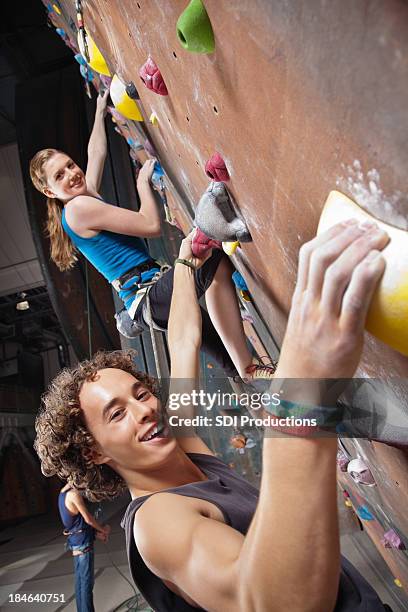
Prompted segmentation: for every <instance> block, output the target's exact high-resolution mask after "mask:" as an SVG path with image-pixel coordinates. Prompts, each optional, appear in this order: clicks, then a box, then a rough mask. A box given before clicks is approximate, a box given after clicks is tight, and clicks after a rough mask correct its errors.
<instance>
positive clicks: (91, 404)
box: [79, 368, 177, 480]
mask: <svg viewBox="0 0 408 612" xmlns="http://www.w3.org/2000/svg"><path fill="white" fill-rule="evenodd" d="M79 400H80V404H81V408H82V410H83V413H84V417H85V422H86V425H87V427H88V429H89V431H90V433H91V434H92V436H93V437H94V439H95V440H96V442H97V445H98V458H96V459H95V462H96V463H107V464H108V465H110V466H111V467H112V468H113V469H114V470H115V471H117V472H118V473H119V474H120V475H121V476H122V477H124V478H125V480H126V473H127V472H129V471H130V470H135V471H143V472H149V471H151V470H153V471H154V470H156V469H157V468H159V467H160V466H161V465H163V464H164V463H166V462H167V460H168V458H169V456H170V454H171V453H172V452H173V451H174V450H175V448H176V445H177V443H176V440H175V439H174V438H171V437H169V428H168V425H167V422H166V420H165V419H164V416H163V412H162V408H161V405H160V402H159V400H158V398H157V397H155V396H154V395H153V394H152V393H151V392H150V391H149V390H148V389H147V388H146V387H144V386H143V385H142V384H141V383H140V382H139V381H138V380H137V379H136V378H135V377H134V376H132V375H131V374H129V373H128V372H124V371H123V370H119V369H116V368H106V369H103V370H99V371H98V373H97V376H96V378H95V380H94V381H89V382H85V383H84V384H83V386H82V389H81V392H80V394H79Z"/></svg>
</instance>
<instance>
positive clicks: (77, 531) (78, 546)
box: [58, 484, 110, 612]
mask: <svg viewBox="0 0 408 612" xmlns="http://www.w3.org/2000/svg"><path fill="white" fill-rule="evenodd" d="M58 509H59V513H60V516H61V520H62V523H63V525H64V535H65V536H67V537H68V541H67V548H68V549H69V550H71V551H72V555H73V558H74V571H75V598H76V605H77V610H78V612H94V609H95V608H94V604H93V585H94V540H95V537H96V538H98V540H102V542H106V541H107V539H108V536H109V533H110V526H109V525H101V524H100V523H98V521H97V520H96V519H95V518H94V516H93V515H92V514H91V513H90V512H89V510H88V508H87V507H86V504H85V501H84V499H83V497H82V495H81V494H80V493H79V492H78V491H76V490H75V489H73V488H72V487H71V486H70V485H68V484H66V485H65V486H64V487H63V488H62V489H61V491H60V494H59V496H58Z"/></svg>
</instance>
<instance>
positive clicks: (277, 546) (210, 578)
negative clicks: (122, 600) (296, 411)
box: [135, 224, 388, 612]
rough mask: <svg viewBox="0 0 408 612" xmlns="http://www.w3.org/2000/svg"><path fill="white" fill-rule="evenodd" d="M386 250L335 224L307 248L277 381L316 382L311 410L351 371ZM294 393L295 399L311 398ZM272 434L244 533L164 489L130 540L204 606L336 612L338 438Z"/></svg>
mask: <svg viewBox="0 0 408 612" xmlns="http://www.w3.org/2000/svg"><path fill="white" fill-rule="evenodd" d="M387 242H388V236H387V235H386V233H385V232H381V231H376V228H375V227H374V228H371V229H370V228H364V227H360V226H358V225H357V224H338V225H337V226H335V227H333V228H332V229H330V230H329V231H328V232H326V233H324V234H322V235H321V236H319V237H318V238H315V239H314V240H312V241H311V242H310V243H308V244H306V245H305V246H304V247H302V249H301V255H300V262H299V271H298V279H297V285H296V290H295V294H294V296H293V302H292V308H291V312H290V316H289V321H288V327H287V331H286V334H285V340H284V343H283V346H282V352H281V357H280V361H279V366H278V369H277V372H276V377H277V378H280V379H286V378H297V379H302V378H312V379H316V387H315V391H313V389H311V388H310V387H309V388H308V390H307V392H308V396H307V398H306V399H307V402H308V403H311V402H313V401H315V402H316V404H318V403H319V387H318V385H319V379H326V378H335V379H336V378H349V377H352V376H353V374H354V372H355V369H356V367H357V365H358V362H359V359H360V356H361V351H362V346H363V339H364V323H365V318H366V315H367V310H368V307H369V304H370V302H371V298H372V295H373V292H374V289H375V287H376V285H377V283H378V281H379V279H380V277H381V275H382V273H383V271H384V265H385V263H384V260H383V258H382V257H381V255H380V253H379V251H378V250H373V249H380V250H381V249H383V248H384V247H385V245H386V243H387ZM278 382H279V381H278ZM299 388H300V393H298V394H296V395H295V394H294V395H293V396H292V397H291V398H289V399H292V400H294V401H305V397H304V396H303V395H302V393H301V386H300V385H299ZM314 393H315V394H314ZM272 433H273V432H268V434H269V435H267V436H266V437H265V440H264V448H263V468H262V482H261V491H260V498H259V503H258V508H257V510H256V513H255V516H254V518H253V521H252V523H251V526H250V529H249V531H248V533H247V535H246V536H245V537H243V536H241V534H238V533H237V532H236V531H234V530H233V529H231V528H230V527H228V526H227V525H224V524H222V523H220V522H218V521H214V520H213V519H209V518H207V517H206V516H205V515H204V513H203V512H200V511H198V510H197V509H195V508H194V507H192V506H191V504H188V503H186V502H185V500H183V499H182V498H179V496H177V495H171V494H168V493H162V494H157V495H154V496H152V497H151V498H150V499H149V500H148V501H147V502H146V503H145V504H144V505H143V507H142V508H141V509H140V511H139V512H138V513H137V515H136V519H135V539H136V542H137V544H138V545H139V543H140V548H139V550H140V552H141V554H142V556H143V558H144V560H145V562H146V563H147V564H148V565H149V567H150V568H151V569H152V570H153V571H154V572H156V573H157V574H158V575H159V576H160V577H162V578H163V579H166V580H169V581H171V582H172V583H173V584H175V585H176V586H177V587H178V588H179V589H181V590H182V591H183V592H185V593H187V595H188V596H189V597H191V598H192V599H193V600H194V601H195V602H197V603H198V604H199V605H200V606H201V607H203V608H204V609H211V610H220V611H221V610H222V611H226V612H228V611H229V610H231V612H232V611H233V610H234V611H242V612H244V611H245V612H251V611H254V612H255V611H256V612H259V611H262V610H277V611H280V610H290V611H291V612H309V611H310V612H331V611H332V610H333V609H334V607H335V603H336V598H337V591H338V583H339V572H340V553H339V534H338V519H337V504H336V468H335V457H336V439H335V438H330V437H327V438H297V437H285V436H284V435H283V434H277V436H275V437H273V438H272V437H271V435H272ZM163 513H164V514H163ZM170 515H171V517H172V528H171V529H168V523H167V522H166V520H165V518H166V517H168V516H170Z"/></svg>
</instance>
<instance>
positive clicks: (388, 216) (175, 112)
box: [53, 0, 408, 583]
mask: <svg viewBox="0 0 408 612" xmlns="http://www.w3.org/2000/svg"><path fill="white" fill-rule="evenodd" d="M60 5H61V7H62V9H63V12H64V14H65V17H67V16H68V17H69V16H70V17H72V18H73V19H74V20H75V9H74V1H73V0H64V2H61V3H60ZM186 5H187V0H172V1H170V0H169V1H165V0H139V1H138V2H135V1H134V0H121V2H117V1H114V0H111V1H109V0H87V2H86V3H84V20H85V24H86V27H87V29H88V31H89V33H90V34H91V35H92V37H93V38H94V40H95V41H96V43H97V45H98V47H99V49H100V50H101V52H102V53H103V55H104V57H105V59H106V61H107V63H108V65H109V67H110V70H111V72H112V74H113V73H117V74H118V75H119V77H120V78H121V79H122V80H123V81H124V82H127V81H131V80H132V81H134V82H135V84H136V86H137V89H138V91H139V94H140V98H141V103H140V106H141V109H142V112H143V115H144V117H145V119H146V122H145V123H144V124H138V126H136V125H131V126H130V132H129V128H126V127H125V128H124V133H125V135H129V133H130V134H131V135H132V136H135V137H139V139H140V136H142V135H143V130H145V131H146V133H148V134H149V138H150V140H151V142H152V143H153V144H154V146H155V148H156V150H157V152H158V154H159V157H160V161H161V163H162V165H163V167H164V168H165V171H166V175H167V177H168V179H169V190H170V193H169V199H170V203H171V205H172V207H173V210H174V211H175V212H176V216H177V220H178V223H179V224H180V225H181V227H182V228H183V229H184V230H187V229H188V228H189V226H190V224H191V218H192V216H193V211H194V206H195V205H196V203H197V202H198V200H199V197H200V195H201V194H202V192H203V191H204V190H205V188H206V186H207V184H208V178H207V177H206V175H205V173H204V166H205V162H206V160H207V159H208V158H209V157H210V156H211V154H212V153H213V152H214V151H219V152H220V153H221V155H222V156H223V158H224V160H225V161H226V164H227V167H228V170H229V172H230V175H231V181H230V183H229V185H228V187H229V189H230V191H231V193H232V194H233V196H234V198H235V200H236V202H237V204H238V206H239V208H240V210H241V212H242V213H243V215H244V217H245V219H246V221H247V224H248V227H249V229H250V232H251V234H252V237H253V242H252V243H250V244H244V245H243V246H242V248H241V249H240V250H239V251H238V254H237V258H236V262H237V266H238V267H239V268H240V270H241V271H242V272H243V273H244V275H245V277H246V280H247V283H248V285H249V288H250V290H251V293H252V295H253V296H254V299H255V302H256V304H257V306H258V307H259V309H260V311H261V313H262V315H263V317H264V319H265V321H266V322H267V324H268V326H269V328H270V330H271V333H272V334H273V336H274V338H275V339H276V341H277V342H278V344H280V343H281V341H282V338H283V334H284V330H285V324H286V318H287V313H288V310H289V306H290V299H291V295H292V292H293V288H294V284H295V278H296V269H297V257H298V251H299V247H300V245H301V244H302V243H304V242H305V241H307V240H309V239H310V238H311V237H313V236H314V234H315V232H316V228H317V224H318V220H319V216H320V212H321V210H322V208H323V204H324V202H325V199H326V197H327V195H328V193H329V191H330V190H332V189H335V188H337V189H339V190H341V191H343V192H344V193H347V194H348V195H350V196H351V197H352V198H353V199H355V200H356V201H357V202H358V203H359V204H360V205H362V206H363V207H365V208H366V209H367V210H368V211H369V212H371V213H372V214H374V215H376V216H377V217H378V218H380V219H382V220H384V221H386V222H388V223H391V224H394V225H396V226H398V227H401V228H403V229H407V228H408V221H407V219H408V197H407V195H406V194H407V193H408V178H407V173H406V166H407V162H408V123H407V121H406V100H407V99H408V78H407V77H408V74H407V73H408V62H407V57H408V36H407V27H408V26H407V24H408V5H407V3H406V2H404V1H403V0H362V1H361V2H355V1H354V0H344V1H343V2H330V3H327V2H325V1H324V0H309V1H308V2H307V3H304V2H284V1H283V0H274V1H271V0H252V1H251V2H248V1H247V0H236V1H235V2H227V1H225V2H220V1H219V0H206V1H205V6H206V9H207V11H208V14H209V17H210V20H211V23H212V25H213V29H214V34H215V52H214V53H213V54H210V55H198V54H193V53H189V52H187V51H185V50H184V49H183V48H182V47H181V45H180V44H179V41H178V39H177V36H176V22H177V19H178V17H179V15H180V14H181V12H182V11H183V10H184V8H185V7H186ZM53 19H54V21H55V22H56V23H58V17H56V16H54V18H53ZM71 36H72V34H71ZM73 40H75V39H74V38H73ZM149 54H151V56H152V57H153V59H154V60H155V62H156V64H157V65H158V67H159V69H160V71H161V74H162V75H163V77H164V80H165V83H166V86H167V89H168V91H169V96H167V97H162V96H159V95H157V94H155V93H154V92H152V91H150V90H148V89H147V88H146V87H144V86H143V84H142V83H141V81H140V79H139V76H138V73H139V68H140V67H141V66H142V65H143V64H144V63H145V61H146V59H147V57H148V55H149ZM152 112H154V113H156V115H157V117H158V125H157V126H155V127H154V126H152V125H151V124H150V123H149V122H148V121H147V119H148V118H149V116H150V115H151V113H152ZM360 374H361V375H362V376H363V377H378V378H387V379H389V378H390V377H393V378H392V380H388V384H389V387H390V389H391V392H392V394H393V395H394V401H396V402H397V405H398V409H399V410H400V412H401V413H402V414H403V413H404V411H405V413H407V414H408V409H407V407H406V401H407V396H408V393H407V391H408V379H407V377H408V358H407V357H404V356H402V355H401V354H399V353H397V352H396V351H394V350H392V349H391V348H389V347H387V346H386V345H384V344H382V343H380V342H379V341H377V340H376V339H375V338H373V337H372V336H369V335H367V340H366V348H365V351H364V355H363V361H362V366H361V370H360ZM347 444H348V447H349V452H350V454H351V455H352V457H355V456H357V453H360V454H361V455H362V456H363V457H365V458H366V459H367V461H368V462H369V463H370V465H371V466H372V467H373V472H375V474H374V475H375V477H376V480H377V487H376V488H375V489H372V490H371V489H370V492H369V493H368V492H367V489H364V488H363V489H361V486H359V487H357V485H355V484H354V483H353V482H352V481H351V482H349V480H350V478H349V477H348V476H344V477H343V478H344V482H343V486H345V487H346V485H348V486H349V487H350V490H351V488H352V487H354V489H356V487H357V489H356V490H355V493H356V495H357V494H358V495H359V496H360V498H359V499H360V501H361V499H363V500H365V501H366V502H367V503H369V504H370V508H371V509H372V510H373V511H374V512H376V513H377V514H376V517H377V518H378V519H379V520H380V521H382V522H379V524H380V525H381V527H380V528H381V529H382V528H383V527H384V528H385V527H386V526H389V525H391V526H392V525H394V527H395V528H396V529H397V530H400V532H402V533H405V534H406V533H408V530H407V527H408V525H407V522H406V514H404V512H403V509H404V508H406V501H407V490H408V489H407V486H408V485H407V456H406V453H404V452H403V451H401V450H398V449H393V448H390V447H388V446H385V445H383V444H377V443H370V442H365V443H361V444H360V443H359V442H357V441H354V442H353V441H349V442H348V443H347ZM360 501H359V502H358V503H360ZM381 512H382V513H383V514H384V513H385V515H386V518H384V516H382V515H381ZM367 529H368V530H369V531H370V533H371V535H372V537H373V539H374V541H376V542H377V540H378V537H377V535H378V534H377V535H376V534H375V533H374V531H373V528H372V526H371V525H369V526H368V527H367ZM380 546H381V545H380ZM384 550H385V549H384ZM383 552H384V551H383ZM384 555H385V557H387V560H388V562H389V565H390V567H391V568H392V571H393V573H394V575H396V576H397V574H398V576H400V577H401V581H403V582H404V583H406V580H407V563H406V554H405V553H400V552H399V551H398V552H396V551H391V552H389V551H386V553H384ZM390 559H392V560H391V561H390ZM398 576H397V577H398Z"/></svg>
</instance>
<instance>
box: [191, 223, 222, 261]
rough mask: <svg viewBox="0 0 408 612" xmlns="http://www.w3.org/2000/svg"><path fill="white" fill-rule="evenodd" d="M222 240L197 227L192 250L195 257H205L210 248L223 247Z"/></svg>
mask: <svg viewBox="0 0 408 612" xmlns="http://www.w3.org/2000/svg"><path fill="white" fill-rule="evenodd" d="M221 248H222V245H221V242H219V241H218V240H213V239H212V238H209V237H208V236H207V235H206V234H204V232H202V231H201V230H200V228H198V227H197V229H196V231H195V234H194V237H193V240H192V241H191V250H192V252H193V255H194V257H198V259H202V258H203V257H205V256H206V255H207V253H208V251H209V250H210V249H221Z"/></svg>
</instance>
